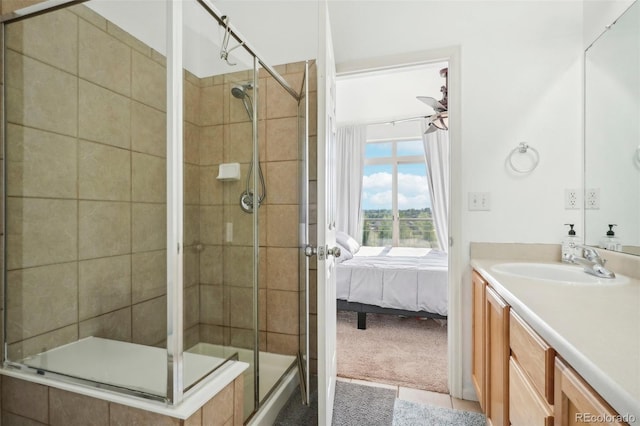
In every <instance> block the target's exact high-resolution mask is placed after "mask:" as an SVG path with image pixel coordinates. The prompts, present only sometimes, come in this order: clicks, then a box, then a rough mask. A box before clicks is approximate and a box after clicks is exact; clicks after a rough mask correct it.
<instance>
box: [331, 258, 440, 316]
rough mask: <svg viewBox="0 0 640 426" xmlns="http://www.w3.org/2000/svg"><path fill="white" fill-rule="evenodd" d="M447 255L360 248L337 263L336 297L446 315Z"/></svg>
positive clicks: (385, 306)
mask: <svg viewBox="0 0 640 426" xmlns="http://www.w3.org/2000/svg"><path fill="white" fill-rule="evenodd" d="M447 270H448V267H447V254H446V253H445V252H442V251H438V250H433V249H428V248H417V249H414V248H408V247H362V248H361V249H360V250H359V251H358V252H357V253H356V254H355V256H354V257H353V259H350V260H345V261H343V262H341V263H339V264H338V268H337V273H336V281H337V289H336V291H337V298H338V299H343V300H347V301H349V302H359V303H366V304H369V305H376V306H381V307H383V308H395V309H404V310H408V311H427V312H431V313H436V314H440V315H445V316H446V315H447Z"/></svg>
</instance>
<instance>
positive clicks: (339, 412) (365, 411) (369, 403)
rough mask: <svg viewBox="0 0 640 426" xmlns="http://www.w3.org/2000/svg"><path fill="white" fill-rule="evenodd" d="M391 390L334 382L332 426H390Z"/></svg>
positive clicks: (391, 416)
mask: <svg viewBox="0 0 640 426" xmlns="http://www.w3.org/2000/svg"><path fill="white" fill-rule="evenodd" d="M395 398H396V391H395V390H393V389H386V388H379V387H374V386H363V385H358V384H355V383H347V382H341V381H338V382H336V396H335V400H334V403H333V426H363V425H367V426H391V423H392V421H393V403H394V400H395Z"/></svg>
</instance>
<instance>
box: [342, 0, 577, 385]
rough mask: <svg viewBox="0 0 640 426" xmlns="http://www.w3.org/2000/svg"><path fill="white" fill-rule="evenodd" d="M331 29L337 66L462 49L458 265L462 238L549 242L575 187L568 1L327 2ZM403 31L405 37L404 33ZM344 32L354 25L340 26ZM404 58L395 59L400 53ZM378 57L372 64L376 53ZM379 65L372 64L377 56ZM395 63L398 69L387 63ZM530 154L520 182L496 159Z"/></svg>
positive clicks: (467, 309)
mask: <svg viewBox="0 0 640 426" xmlns="http://www.w3.org/2000/svg"><path fill="white" fill-rule="evenodd" d="M331 6H332V7H333V9H332V12H335V13H333V14H332V22H333V30H334V38H335V39H336V40H343V43H342V45H341V48H338V47H337V48H336V57H337V60H338V71H340V70H348V71H353V70H355V69H358V68H359V67H367V66H371V64H376V65H380V64H383V63H384V62H385V61H386V62H387V65H390V62H393V61H402V60H403V59H404V58H406V57H411V58H413V59H415V57H416V55H415V54H412V53H411V52H420V51H428V50H430V49H439V48H443V47H447V46H460V49H461V88H460V90H461V95H462V97H461V103H462V104H461V107H462V108H461V110H462V114H461V117H460V119H461V123H462V129H461V131H462V194H463V197H462V198H463V200H462V204H460V205H452V206H451V209H452V210H453V209H458V211H460V212H461V214H462V230H461V231H462V234H461V236H460V238H459V239H458V241H457V242H456V243H457V244H462V250H463V253H464V257H465V258H464V259H462V264H463V265H468V261H469V258H468V251H469V249H468V247H469V243H470V242H471V241H490V242H519V243H559V242H560V240H561V238H562V236H563V234H565V231H564V225H563V224H564V223H567V222H571V223H577V224H579V225H578V226H577V228H578V230H579V231H580V230H581V213H580V211H579V210H565V209H564V190H565V188H580V187H581V184H582V179H581V169H582V168H581V161H582V154H581V152H582V151H581V147H582V140H581V139H582V130H581V110H582V107H581V102H582V98H581V81H582V46H583V41H582V39H583V33H582V4H581V3H580V2H575V1H553V2H527V1H511V2H506V1H456V2H433V1H430V2H402V1H401V2H394V3H393V7H390V6H389V4H388V3H386V2H367V7H366V9H363V8H362V3H361V2H336V3H331ZM365 10H366V12H365V13H366V15H367V18H368V19H367V22H370V23H371V25H369V26H367V25H365V24H363V23H359V24H358V30H357V31H355V34H354V36H353V38H354V40H353V43H351V42H349V43H347V42H345V41H344V40H345V39H346V34H347V32H348V31H349V28H350V24H349V22H353V21H354V19H355V16H357V15H358V14H359V13H363V11H365ZM403 28H407V29H410V32H411V34H410V35H408V36H406V37H403V36H402V34H403V31H402V29H403ZM351 30H352V31H353V28H351ZM403 54H404V55H403ZM376 55H377V56H378V59H377V60H374V59H372V58H375V57H376ZM380 58H382V59H380ZM396 63H400V62H396ZM522 141H525V142H527V143H528V144H530V145H531V146H533V147H535V148H536V149H537V150H538V151H539V153H540V164H539V166H538V168H537V169H536V170H535V171H534V172H533V173H531V174H529V175H526V176H520V175H516V174H514V173H512V172H510V171H509V170H508V169H507V168H506V166H505V161H506V159H507V156H508V155H509V153H510V151H511V150H512V149H514V148H515V147H516V146H517V145H518V143H519V142H522ZM470 191H478V192H489V193H490V194H491V211H488V212H469V211H468V210H467V193H468V192H470ZM469 273H470V270H469V268H468V267H467V268H466V270H465V273H464V276H463V280H462V291H463V311H464V318H463V324H464V325H463V336H464V343H463V353H464V360H463V395H464V396H465V397H472V395H473V394H474V392H473V390H472V386H471V380H470V376H471V372H470V369H471V347H470V344H471V337H470V335H471V331H470V324H471V317H470V313H471V292H470V276H469Z"/></svg>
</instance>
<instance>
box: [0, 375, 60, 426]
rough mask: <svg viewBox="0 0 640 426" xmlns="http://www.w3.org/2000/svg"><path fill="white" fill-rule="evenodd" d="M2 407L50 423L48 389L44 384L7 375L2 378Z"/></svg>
mask: <svg viewBox="0 0 640 426" xmlns="http://www.w3.org/2000/svg"><path fill="white" fill-rule="evenodd" d="M2 409H3V410H6V411H10V412H12V413H14V414H17V415H20V416H24V417H27V418H29V419H32V420H36V421H39V422H42V423H46V424H48V423H49V400H48V389H47V387H46V386H44V385H39V384H36V383H31V382H27V381H25V380H19V379H14V378H13V377H9V376H5V377H3V378H2Z"/></svg>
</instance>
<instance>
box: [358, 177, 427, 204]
mask: <svg viewBox="0 0 640 426" xmlns="http://www.w3.org/2000/svg"><path fill="white" fill-rule="evenodd" d="M391 185H392V175H391V173H386V172H378V173H372V174H370V175H368V176H363V179H362V189H363V193H362V205H363V208H364V209H389V208H391V205H392V192H391ZM398 192H399V193H398V208H399V209H400V210H405V209H411V208H417V209H420V208H424V207H431V199H430V197H429V188H428V185H427V177H426V176H420V175H414V174H407V173H398Z"/></svg>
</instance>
